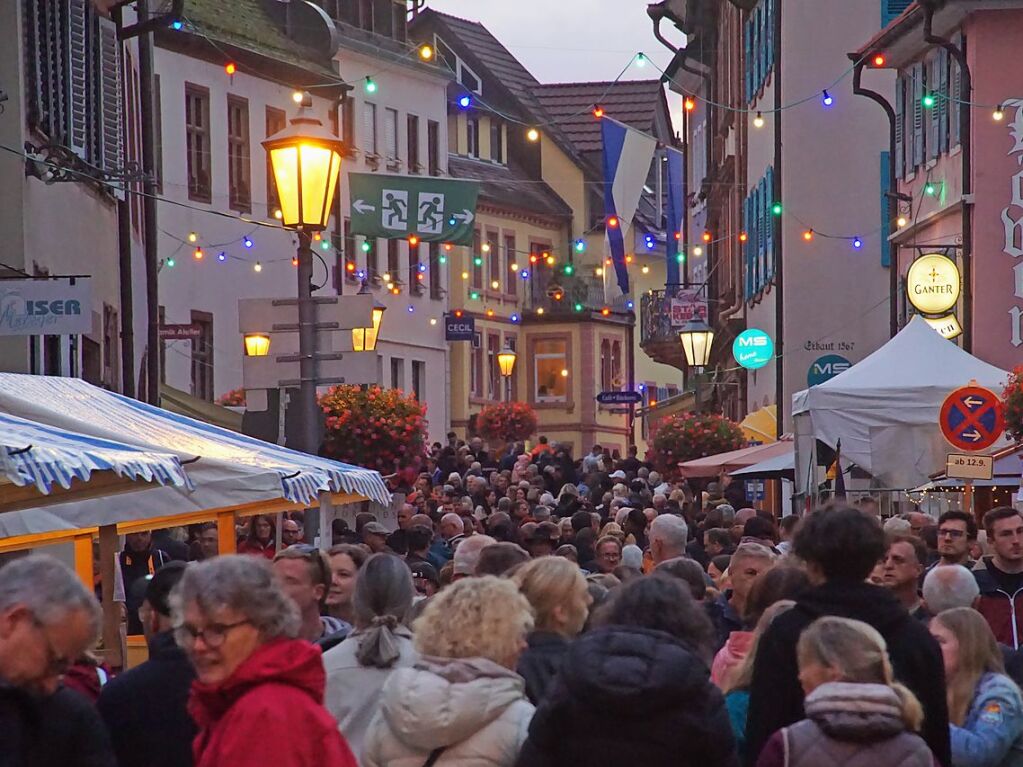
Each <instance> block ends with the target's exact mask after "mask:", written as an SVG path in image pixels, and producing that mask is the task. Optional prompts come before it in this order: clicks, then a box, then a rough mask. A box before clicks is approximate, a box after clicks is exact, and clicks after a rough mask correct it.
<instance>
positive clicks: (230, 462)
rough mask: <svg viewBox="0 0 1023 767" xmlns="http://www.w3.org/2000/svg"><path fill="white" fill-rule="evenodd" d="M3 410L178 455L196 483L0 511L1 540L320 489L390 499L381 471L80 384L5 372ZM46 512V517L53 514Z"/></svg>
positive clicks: (309, 498)
mask: <svg viewBox="0 0 1023 767" xmlns="http://www.w3.org/2000/svg"><path fill="white" fill-rule="evenodd" d="M0 413H9V414H13V415H16V416H19V417H22V418H25V419H28V420H31V421H35V422H38V423H42V424H46V425H48V426H51V427H53V428H56V429H62V430H65V431H70V432H75V433H78V434H83V435H87V436H89V437H96V438H100V439H106V440H110V441H114V442H120V443H124V444H127V445H130V446H132V447H135V448H138V449H141V450H144V451H156V452H166V453H170V454H172V455H174V456H176V457H177V458H178V459H179V460H180V462H181V463H182V464H184V465H185V466H186V468H187V471H188V476H189V478H190V479H191V480H192V482H193V485H194V487H193V488H191V489H190V488H187V487H174V486H165V487H158V486H156V487H152V488H151V489H148V490H146V491H145V492H144V493H131V494H129V495H130V498H129V495H126V496H118V497H116V498H115V499H111V500H109V502H107V503H106V504H105V503H104V501H105V500H107V499H102V498H97V499H91V500H85V501H80V502H78V501H72V502H68V503H63V504H57V505H50V506H47V508H46V509H45V510H42V509H39V510H34V509H33V510H28V511H16V512H10V513H5V514H2V515H0V535H25V534H31V533H37V532H43V531H53V530H73V529H77V528H82V527H89V526H95V525H97V524H108V523H109V522H110V521H111V517H114V518H115V519H116V520H117V521H119V522H124V521H130V520H145V519H155V518H164V517H175V516H182V515H186V514H189V513H196V512H204V511H207V510H212V509H228V508H242V507H249V508H251V507H253V505H256V504H260V503H269V502H273V501H282V502H286V503H292V504H303V505H315V503H316V501H317V498H318V496H319V495H320V494H321V493H331V494H344V495H348V496H354V497H356V498H357V499H368V500H372V501H376V502H378V503H381V504H385V505H386V504H388V503H389V502H390V494H389V492H388V490H387V486H386V485H385V484H384V481H383V478H382V477H381V476H380V474H379V473H378V472H376V471H371V470H369V469H363V468H360V467H357V466H350V465H348V464H343V463H339V462H337V461H331V460H329V459H326V458H320V457H318V456H314V455H308V454H306V453H301V452H298V451H295V450H289V449H287V448H284V447H281V446H279V445H273V444H270V443H267V442H263V441H261V440H258V439H254V438H252V437H248V436H246V435H244V434H238V433H235V432H232V431H229V430H227V429H223V428H221V427H218V426H213V425H211V424H208V423H203V422H201V421H197V420H194V419H192V418H188V417H187V416H183V415H178V414H175V413H171V412H169V411H166V410H162V409H161V408H158V407H155V406H153V405H148V404H146V403H143V402H138V401H137V400H133V399H130V398H128V397H124V396H122V395H119V394H115V393H112V392H108V391H105V390H103V389H100V388H98V387H95V386H92V385H91V384H88V383H86V382H85V381H81V380H79V379H74V378H55V377H44V376H29V375H18V374H13V373H0ZM44 512H45V513H44Z"/></svg>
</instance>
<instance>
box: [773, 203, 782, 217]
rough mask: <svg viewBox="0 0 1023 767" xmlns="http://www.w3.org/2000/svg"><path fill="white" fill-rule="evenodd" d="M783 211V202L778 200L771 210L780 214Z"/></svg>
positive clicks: (775, 213) (777, 214)
mask: <svg viewBox="0 0 1023 767" xmlns="http://www.w3.org/2000/svg"><path fill="white" fill-rule="evenodd" d="M781 211H782V207H781V203H780V202H776V203H775V204H774V205H772V206H771V212H772V213H773V214H774V215H776V216H780V215H781Z"/></svg>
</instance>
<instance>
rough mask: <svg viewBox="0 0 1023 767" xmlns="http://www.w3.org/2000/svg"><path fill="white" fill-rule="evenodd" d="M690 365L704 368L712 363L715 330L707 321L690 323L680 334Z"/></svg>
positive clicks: (683, 349)
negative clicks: (711, 355) (711, 351)
mask: <svg viewBox="0 0 1023 767" xmlns="http://www.w3.org/2000/svg"><path fill="white" fill-rule="evenodd" d="M678 338H679V340H680V341H681V342H682V351H683V352H685V355H686V362H687V363H689V367H693V368H704V367H707V365H708V364H709V363H710V349H711V347H712V346H713V345H714V330H713V329H712V328H711V327H710V325H708V324H707V323H706V322H702V321H693V322H690V323H688V324H687V325H686V326H685V327H684V328H682V330H681V331H680V332H679V334H678Z"/></svg>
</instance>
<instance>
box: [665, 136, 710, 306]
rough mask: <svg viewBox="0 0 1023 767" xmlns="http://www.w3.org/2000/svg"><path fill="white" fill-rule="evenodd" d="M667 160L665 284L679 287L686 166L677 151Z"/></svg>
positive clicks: (669, 151)
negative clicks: (679, 256)
mask: <svg viewBox="0 0 1023 767" xmlns="http://www.w3.org/2000/svg"><path fill="white" fill-rule="evenodd" d="M665 159H666V160H667V161H668V162H667V166H668V174H667V176H668V206H667V207H668V210H667V221H666V222H665V231H664V242H665V258H667V263H666V264H665V269H666V273H667V277H666V280H665V282H667V284H669V285H677V284H679V283H680V282H682V277H681V271H682V270H681V268H680V267H681V265H680V264H679V260H678V253H679V246H680V245H681V243H682V237H683V233H682V219H683V216H685V210H686V205H685V188H684V186H683V183H684V182H683V179H684V175H685V174H684V170H685V165H684V164H683V162H682V153H681V152H680V151H678V150H677V149H670V148H669V149H666V150H665ZM704 319H706V318H704Z"/></svg>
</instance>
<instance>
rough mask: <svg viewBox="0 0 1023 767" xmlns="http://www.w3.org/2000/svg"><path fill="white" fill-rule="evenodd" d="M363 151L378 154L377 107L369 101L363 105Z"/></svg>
mask: <svg viewBox="0 0 1023 767" xmlns="http://www.w3.org/2000/svg"><path fill="white" fill-rule="evenodd" d="M362 150H363V152H365V153H366V154H377V105H376V104H371V103H369V102H368V101H367V102H365V103H364V104H363V105H362Z"/></svg>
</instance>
